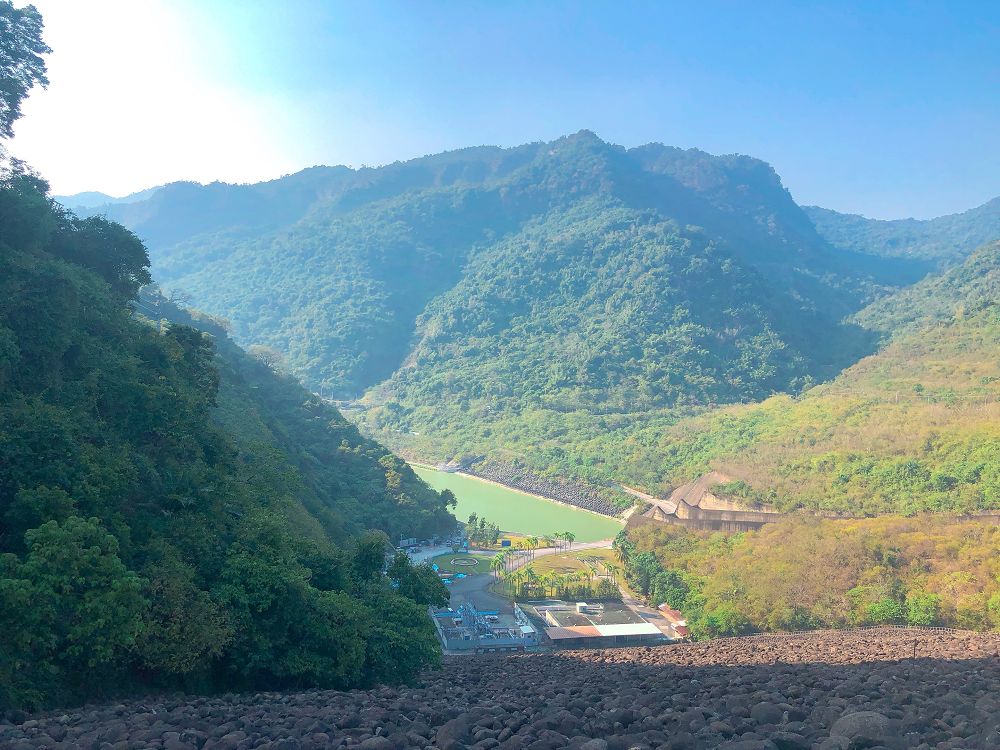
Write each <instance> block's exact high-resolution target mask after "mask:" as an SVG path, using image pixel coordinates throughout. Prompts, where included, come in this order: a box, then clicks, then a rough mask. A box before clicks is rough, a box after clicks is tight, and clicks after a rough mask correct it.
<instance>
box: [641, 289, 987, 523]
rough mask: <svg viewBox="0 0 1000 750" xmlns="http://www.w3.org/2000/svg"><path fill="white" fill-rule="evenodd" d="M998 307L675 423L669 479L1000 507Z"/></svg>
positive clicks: (886, 505)
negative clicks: (705, 478) (718, 476)
mask: <svg viewBox="0 0 1000 750" xmlns="http://www.w3.org/2000/svg"><path fill="white" fill-rule="evenodd" d="M998 354H1000V316H998V312H997V310H996V308H992V307H990V308H987V309H985V310H981V311H979V312H977V313H976V314H975V315H973V316H962V317H955V318H953V319H952V320H951V321H949V322H946V323H938V324H934V325H931V326H930V327H927V328H923V329H920V330H915V331H913V332H912V333H909V334H906V335H904V336H903V337H901V338H900V339H899V340H897V341H895V342H894V343H892V344H890V345H889V346H888V347H887V348H886V349H885V350H884V351H882V352H881V353H879V354H877V355H874V356H872V357H868V358H866V359H864V360H862V361H861V362H859V363H858V364H857V365H855V366H854V367H852V368H850V369H849V370H847V371H846V372H845V373H843V374H842V375H841V376H840V377H839V378H837V379H836V380H835V381H833V382H832V383H830V384H827V385H823V386H819V387H816V388H814V389H812V390H810V391H808V392H807V393H805V394H804V395H803V396H800V397H798V398H793V397H791V396H784V395H783V396H775V397H772V398H770V399H768V400H766V401H764V402H762V403H761V404H756V405H752V406H742V407H731V408H728V409H725V410H720V411H717V412H714V413H712V414H709V415H705V416H702V417H698V418H693V419H690V420H687V421H684V422H681V423H680V424H678V425H676V426H674V427H672V428H669V429H667V430H666V431H665V432H664V433H663V434H662V435H661V436H660V438H659V440H658V441H657V442H656V443H655V445H654V446H652V448H651V450H653V451H655V452H657V453H658V454H659V455H661V456H663V457H664V459H663V462H662V464H661V467H662V471H663V484H664V485H669V484H671V483H676V482H678V481H680V480H683V479H686V478H689V477H691V476H693V475H696V474H698V473H700V472H702V471H704V470H706V469H708V468H716V469H719V470H721V471H723V472H725V473H727V474H729V475H731V476H733V477H736V478H738V479H742V480H744V481H745V482H747V483H748V484H749V485H750V486H752V487H753V488H755V489H756V491H757V493H758V494H759V496H758V498H757V499H767V500H769V501H770V502H773V503H774V504H776V505H777V506H778V507H779V508H783V509H790V508H795V507H807V508H814V509H820V510H829V511H838V512H847V513H853V514H871V513H879V512H894V511H895V512H906V513H908V512H916V511H920V510H958V511H963V512H964V511H975V510H980V509H987V508H997V507H1000V473H998V472H1000V419H998V417H1000V403H998V397H1000V357H998V356H997V355H998Z"/></svg>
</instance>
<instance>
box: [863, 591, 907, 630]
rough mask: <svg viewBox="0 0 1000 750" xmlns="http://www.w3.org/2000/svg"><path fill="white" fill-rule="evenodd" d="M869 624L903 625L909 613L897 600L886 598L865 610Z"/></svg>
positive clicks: (873, 603)
mask: <svg viewBox="0 0 1000 750" xmlns="http://www.w3.org/2000/svg"><path fill="white" fill-rule="evenodd" d="M865 616H866V618H867V620H868V622H870V623H873V624H875V625H883V624H889V623H897V624H898V623H902V622H904V621H905V620H906V616H907V611H906V610H905V609H904V608H903V605H902V604H900V603H899V602H898V601H897V600H896V599H891V598H889V597H884V598H882V599H879V600H878V601H876V602H872V603H871V604H869V605H868V607H867V608H866V610H865Z"/></svg>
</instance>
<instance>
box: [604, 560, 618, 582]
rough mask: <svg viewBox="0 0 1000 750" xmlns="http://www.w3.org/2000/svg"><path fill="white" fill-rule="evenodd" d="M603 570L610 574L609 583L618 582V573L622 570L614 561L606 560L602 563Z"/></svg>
mask: <svg viewBox="0 0 1000 750" xmlns="http://www.w3.org/2000/svg"><path fill="white" fill-rule="evenodd" d="M604 570H605V571H607V574H608V575H609V576H611V583H617V582H618V574H619V573H621V572H622V569H621V568H619V567H618V566H617V565H615V564H614V563H609V562H606V563H604Z"/></svg>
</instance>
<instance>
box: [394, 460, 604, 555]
mask: <svg viewBox="0 0 1000 750" xmlns="http://www.w3.org/2000/svg"><path fill="white" fill-rule="evenodd" d="M413 470H414V471H415V472H417V475H418V476H419V477H420V478H421V479H423V480H424V481H425V482H427V484H429V485H430V486H431V487H433V488H434V489H436V490H444V489H448V490H451V491H452V492H454V493H455V498H456V499H457V500H458V507H457V508H455V511H454V513H455V515H456V516H457V517H458V519H459V520H461V521H465V520H466V519H467V518H468V517H469V514H471V513H476V514H477V515H479V516H483V517H485V518H486V519H487V520H488V521H493V522H494V523H496V524H497V525H498V526H499V527H500V528H501V529H503V530H504V531H511V532H515V533H520V534H532V535H535V536H543V535H545V534H552V533H555V532H557V531H571V532H573V533H574V534H575V535H576V541H578V542H596V541H599V540H601V539H611V538H612V537H614V536H615V534H617V533H618V532H619V531H621V530H622V524H621V523H619V522H618V521H615V520H614V519H613V518H608V517H607V516H601V515H598V514H596V513H589V512H587V511H585V510H577V509H576V508H573V507H570V506H568V505H561V504H559V503H554V502H551V501H549V500H543V499H541V498H537V497H534V496H532V495H526V494H525V493H523V492H518V491H517V490H511V489H507V488H506V487H500V486H498V485H495V484H490V483H489V482H484V481H482V480H479V479H475V478H474V477H467V476H461V475H458V474H449V473H447V472H444V471H437V470H436V469H425V468H423V467H422V466H414V467H413Z"/></svg>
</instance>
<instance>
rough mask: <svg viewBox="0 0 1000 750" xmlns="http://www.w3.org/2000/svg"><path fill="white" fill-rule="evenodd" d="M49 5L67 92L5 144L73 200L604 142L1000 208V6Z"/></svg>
mask: <svg viewBox="0 0 1000 750" xmlns="http://www.w3.org/2000/svg"><path fill="white" fill-rule="evenodd" d="M15 4H16V5H18V6H21V5H24V4H25V3H24V2H22V1H20V0H16V2H15ZM34 4H35V5H36V7H38V8H39V10H40V11H41V12H42V14H43V17H44V18H45V22H46V32H45V39H46V41H47V42H48V44H49V45H50V46H51V47H52V48H53V50H54V51H53V53H52V54H51V55H49V56H48V65H49V78H50V86H49V88H48V89H47V90H45V91H41V90H36V91H35V92H33V94H32V96H31V98H30V99H29V100H28V102H26V104H25V106H24V112H25V116H24V118H23V119H22V120H21V121H20V122H19V123H18V124H17V125H16V128H15V138H14V140H13V142H12V143H11V144H10V145H11V151H12V152H13V153H14V154H15V155H17V156H18V157H20V158H22V159H24V160H26V161H27V162H28V163H30V164H32V165H33V166H34V167H35V168H36V169H37V170H38V171H39V172H40V173H41V174H42V175H43V176H44V177H46V178H47V179H48V180H49V181H50V183H51V185H52V188H53V191H54V192H55V193H57V194H69V193H75V192H79V191H84V190H100V191H102V192H105V193H109V194H111V195H115V196H120V195H125V194H127V193H130V192H133V191H137V190H140V189H143V188H147V187H151V186H154V185H159V184H163V183H166V182H170V181H174V180H196V181H199V182H211V181H213V180H222V181H225V182H257V181H260V180H265V179H271V178H274V177H277V176H280V175H282V174H288V173H292V172H295V171H298V170H299V169H302V168H305V167H308V166H313V165H316V164H331V165H332V164H347V165H349V166H354V167H357V166H361V165H369V166H375V165H379V164H385V163H389V162H392V161H396V160H405V159H409V158H413V157H417V156H422V155H425V154H430V153H437V152H439V151H444V150H447V149H454V148H462V147H465V146H472V145H481V144H492V145H500V146H513V145H517V144H521V143H526V142H531V141H540V140H552V139H555V138H558V137H559V136H562V135H566V134H568V133H573V132H576V131H578V130H581V129H589V130H593V131H594V132H596V133H597V134H598V135H599V136H601V137H602V138H603V139H604V140H606V141H610V142H613V143H618V144H621V145H624V146H629V147H631V146H637V145H641V144H643V143H649V142H654V141H656V142H662V143H666V144H668V145H673V146H681V147H685V148H689V147H696V148H700V149H703V150H705V151H708V152H710V153H716V154H721V153H742V154H749V155H751V156H755V157H758V158H760V159H764V160H765V161H767V162H769V163H770V164H772V165H773V166H774V168H775V169H776V170H777V172H778V174H779V175H781V177H782V180H783V182H784V184H785V186H786V187H787V188H788V189H789V190H790V191H791V193H792V195H793V197H794V198H795V199H796V200H797V201H798V202H799V203H801V204H803V205H806V204H816V205H822V206H825V207H828V208H833V209H836V210H839V211H845V212H850V213H860V214H864V215H866V216H870V217H874V218H903V217H909V216H913V217H917V218H929V217H932V216H939V215H943V214H948V213H954V212H958V211H963V210H966V209H968V208H972V207H974V206H977V205H980V204H982V203H984V202H985V201H987V200H989V199H991V198H993V197H995V196H997V195H1000V177H998V175H1000V3H998V2H995V1H991V0H980V1H979V2H962V1H961V0H953V1H952V2H934V3H931V2H903V1H901V0H894V1H892V2H889V1H885V2H876V1H874V0H872V1H869V2H850V1H849V0H842V1H840V2H826V3H818V2H817V3H813V2H807V1H805V0H799V1H798V2H779V1H778V0H760V1H759V2H707V1H706V2H697V3H694V2H684V3H681V2H668V1H667V0H662V1H661V2H655V3H644V2H621V1H619V2H602V1H601V0H578V1H577V2H560V1H557V0H548V1H547V2H513V1H510V2H498V1H495V2H480V1H477V0H464V1H462V2H458V1H457V0H456V1H451V0H439V1H438V2H431V0H419V2H418V1H417V0H413V1H412V2H391V1H386V0H366V2H354V1H353V0H352V1H350V2H348V1H346V0H345V1H344V2H337V1H335V0H282V1H281V2H274V0H268V1H267V2H264V1H262V0H208V1H207V2H206V1H204V0H86V2H83V1H82V0H35V2H34Z"/></svg>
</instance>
